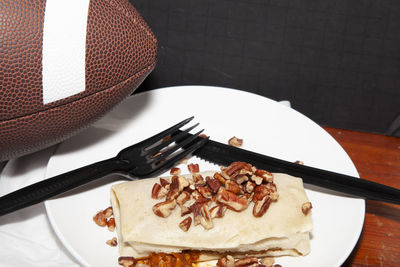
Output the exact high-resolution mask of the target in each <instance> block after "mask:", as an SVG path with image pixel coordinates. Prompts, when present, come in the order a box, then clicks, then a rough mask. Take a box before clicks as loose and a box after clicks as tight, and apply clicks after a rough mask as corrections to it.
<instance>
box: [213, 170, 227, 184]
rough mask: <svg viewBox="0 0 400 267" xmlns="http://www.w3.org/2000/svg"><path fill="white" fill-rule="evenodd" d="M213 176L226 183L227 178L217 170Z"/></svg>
mask: <svg viewBox="0 0 400 267" xmlns="http://www.w3.org/2000/svg"><path fill="white" fill-rule="evenodd" d="M213 177H214V178H215V179H216V180H218V182H220V183H221V184H225V181H226V179H225V178H224V177H223V176H222V175H221V174H220V173H218V172H215V173H214V176H213Z"/></svg>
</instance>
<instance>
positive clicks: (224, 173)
mask: <svg viewBox="0 0 400 267" xmlns="http://www.w3.org/2000/svg"><path fill="white" fill-rule="evenodd" d="M225 170H226V168H224V167H221V171H220V174H221V176H222V177H224V178H225V180H230V179H231V177H230V176H229V175H228V174H227V173H226V172H225Z"/></svg>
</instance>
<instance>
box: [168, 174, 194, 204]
mask: <svg viewBox="0 0 400 267" xmlns="http://www.w3.org/2000/svg"><path fill="white" fill-rule="evenodd" d="M187 186H189V182H188V181H187V180H186V178H185V177H183V176H177V175H174V176H172V178H171V184H170V187H169V191H168V193H167V200H171V199H175V198H177V197H178V196H179V194H180V193H181V192H182V190H183V189H184V188H185V187H187Z"/></svg>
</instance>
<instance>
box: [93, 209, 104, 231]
mask: <svg viewBox="0 0 400 267" xmlns="http://www.w3.org/2000/svg"><path fill="white" fill-rule="evenodd" d="M93 221H94V222H95V223H96V224H97V225H98V226H101V227H103V226H106V225H107V218H106V216H105V215H104V212H103V210H101V211H99V212H97V213H96V215H94V216H93Z"/></svg>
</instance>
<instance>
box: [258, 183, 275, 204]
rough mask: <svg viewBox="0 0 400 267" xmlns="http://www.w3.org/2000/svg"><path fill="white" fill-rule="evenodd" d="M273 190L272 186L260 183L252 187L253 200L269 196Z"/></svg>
mask: <svg viewBox="0 0 400 267" xmlns="http://www.w3.org/2000/svg"><path fill="white" fill-rule="evenodd" d="M273 192H274V189H273V187H271V186H269V185H268V184H260V185H256V186H255V187H254V198H253V200H255V201H258V200H261V199H263V198H264V197H265V196H269V195H270V194H271V193H273Z"/></svg>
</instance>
